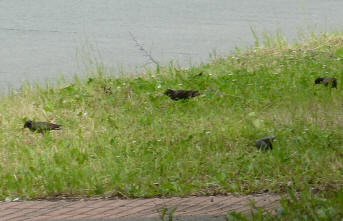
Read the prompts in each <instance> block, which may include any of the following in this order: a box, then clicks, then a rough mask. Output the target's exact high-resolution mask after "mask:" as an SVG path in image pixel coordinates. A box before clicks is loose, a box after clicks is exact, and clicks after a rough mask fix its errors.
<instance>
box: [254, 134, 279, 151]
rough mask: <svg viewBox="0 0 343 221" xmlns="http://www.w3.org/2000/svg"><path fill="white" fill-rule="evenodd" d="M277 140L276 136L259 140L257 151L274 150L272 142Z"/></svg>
mask: <svg viewBox="0 0 343 221" xmlns="http://www.w3.org/2000/svg"><path fill="white" fill-rule="evenodd" d="M274 139H275V137H274V136H269V137H264V138H261V139H258V140H257V141H256V143H255V146H256V147H257V149H259V150H264V151H266V150H268V149H270V150H272V149H273V145H272V141H273V140H274Z"/></svg>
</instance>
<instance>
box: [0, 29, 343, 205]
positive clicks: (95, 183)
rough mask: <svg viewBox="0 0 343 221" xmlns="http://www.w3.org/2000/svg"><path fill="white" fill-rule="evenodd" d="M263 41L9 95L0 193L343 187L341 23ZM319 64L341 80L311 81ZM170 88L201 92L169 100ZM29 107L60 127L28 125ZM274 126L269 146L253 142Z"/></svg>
mask: <svg viewBox="0 0 343 221" xmlns="http://www.w3.org/2000/svg"><path fill="white" fill-rule="evenodd" d="M267 43H268V44H269V45H268V47H261V46H260V47H258V48H253V49H249V50H246V51H243V52H237V53H235V54H234V55H232V56H229V57H225V58H218V57H216V58H213V59H212V60H210V61H209V63H207V64H200V65H199V66H191V67H189V68H186V69H185V68H181V67H178V66H177V65H174V64H172V63H171V64H170V65H167V66H164V67H158V68H157V69H156V70H147V71H146V72H145V73H142V74H140V75H137V76H131V77H125V76H122V77H118V78H116V77H112V76H111V75H110V73H104V69H102V68H98V69H97V70H96V71H94V72H93V73H90V75H89V77H87V78H85V79H78V78H76V79H75V80H74V81H73V82H71V83H69V84H68V85H66V86H57V87H54V88H51V87H49V86H45V87H44V86H30V85H24V86H23V87H22V88H21V89H20V90H18V91H16V92H12V93H10V94H9V95H4V96H2V97H1V98H0V124H1V127H0V187H1V188H0V199H4V198H6V197H9V198H15V197H19V198H20V199H36V198H49V197H58V196H69V197H73V196H76V197H87V196H108V197H112V196H120V197H153V196H184V195H189V194H198V195H209V194H225V193H244V194H248V193H256V192H264V191H269V192H274V193H284V192H285V190H286V189H287V188H288V187H292V188H294V189H295V190H297V191H302V190H305V189H306V188H307V187H308V186H311V187H312V188H313V189H315V190H317V191H323V190H338V189H339V187H340V186H342V184H343V143H342V142H343V130H342V127H343V115H342V114H341V113H342V108H343V107H342V104H343V90H342V86H341V85H342V84H341V83H342V81H343V34H339V33H338V34H323V35H319V36H312V37H311V38H310V39H308V40H306V41H303V42H301V43H295V44H293V45H290V44H286V43H282V44H280V43H279V44H274V43H273V42H272V41H268V42H267ZM201 71H203V72H204V74H203V76H200V77H197V78H194V77H193V76H194V75H196V74H198V73H199V72H201ZM319 76H332V77H336V78H337V79H338V89H330V88H326V87H324V86H322V85H314V84H313V82H314V79H315V78H316V77H319ZM104 88H106V89H107V90H104ZM167 88H173V89H196V90H200V91H201V93H202V95H201V96H199V97H196V98H194V99H190V100H187V101H172V100H171V99H169V98H168V97H167V96H165V95H163V92H164V91H165V90H166V89H167ZM105 91H106V92H107V93H105ZM27 119H33V120H39V121H52V122H54V123H58V124H62V125H63V130H61V131H53V132H51V133H50V134H46V135H41V134H37V133H32V132H31V131H29V130H22V129H21V128H22V127H23V124H24V122H25V120H27ZM267 135H275V136H276V137H277V140H276V141H275V142H274V149H273V150H272V151H269V152H260V151H258V150H256V148H255V147H254V142H255V140H256V139H258V138H261V137H263V136H267Z"/></svg>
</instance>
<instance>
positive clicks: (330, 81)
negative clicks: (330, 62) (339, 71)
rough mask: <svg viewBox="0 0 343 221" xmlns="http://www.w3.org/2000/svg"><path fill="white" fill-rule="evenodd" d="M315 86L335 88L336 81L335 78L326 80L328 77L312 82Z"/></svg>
mask: <svg viewBox="0 0 343 221" xmlns="http://www.w3.org/2000/svg"><path fill="white" fill-rule="evenodd" d="M314 83H315V84H324V85H325V86H326V87H327V86H328V85H331V88H337V79H336V78H328V77H323V78H317V79H316V80H315V81H314Z"/></svg>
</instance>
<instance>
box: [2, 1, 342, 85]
mask: <svg viewBox="0 0 343 221" xmlns="http://www.w3.org/2000/svg"><path fill="white" fill-rule="evenodd" d="M342 12H343V1H342V0H325V1H324V0H302V1H299V0H259V1H257V0H240V1H237V0H169V1H167V0H145V1H143V0H34V1H32V0H0V48H1V49H0V89H2V90H4V89H7V87H14V88H17V87H19V86H20V84H21V82H22V81H23V80H29V81H44V80H50V81H51V80H52V79H56V78H59V76H60V75H62V74H63V75H64V76H66V78H70V76H72V75H74V74H80V75H81V74H82V73H83V71H82V70H83V68H84V66H83V63H88V61H87V58H89V57H97V58H98V59H99V60H101V61H102V62H103V63H104V64H105V65H106V67H110V68H114V69H115V70H118V67H124V69H129V70H135V68H137V69H140V68H142V66H143V65H144V64H146V63H147V62H148V59H147V57H146V56H144V53H143V52H142V51H141V50H139V47H137V45H136V43H135V41H134V40H133V39H132V36H131V35H130V34H129V33H130V32H131V33H132V35H133V36H134V38H135V39H136V40H137V41H139V42H140V43H141V44H143V45H144V48H145V49H146V50H149V51H150V53H151V55H152V56H153V58H154V59H155V60H157V61H158V62H161V63H165V62H168V61H170V60H177V61H179V62H180V63H181V64H184V65H187V64H189V63H193V64H196V63H199V62H201V61H206V59H207V58H208V56H209V53H210V52H212V51H213V50H216V53H217V54H219V55H225V54H230V52H231V51H232V50H233V49H234V47H235V46H240V47H242V46H246V45H250V44H252V43H253V41H254V39H253V35H252V33H251V30H250V28H251V27H253V28H254V30H256V31H257V32H258V33H262V32H263V31H268V32H274V31H276V30H281V31H282V32H283V33H284V34H285V35H286V36H287V37H288V38H289V39H290V40H292V39H295V38H296V37H297V36H298V33H299V31H329V30H333V29H338V30H343V23H342V21H343V13H342Z"/></svg>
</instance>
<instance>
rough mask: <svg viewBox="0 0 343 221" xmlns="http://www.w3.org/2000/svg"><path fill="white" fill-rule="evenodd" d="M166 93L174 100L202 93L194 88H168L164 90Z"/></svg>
mask: <svg viewBox="0 0 343 221" xmlns="http://www.w3.org/2000/svg"><path fill="white" fill-rule="evenodd" d="M164 94H165V95H168V96H169V97H170V98H171V99H173V100H179V99H188V98H191V97H195V96H199V95H200V93H199V91H193V90H172V89H167V90H166V91H165V92H164Z"/></svg>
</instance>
